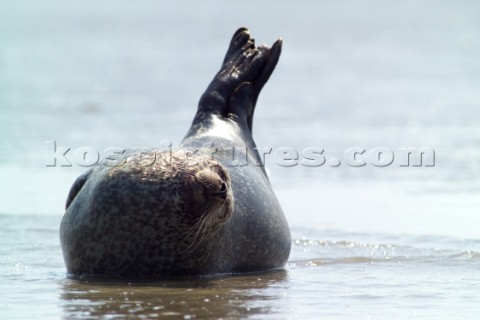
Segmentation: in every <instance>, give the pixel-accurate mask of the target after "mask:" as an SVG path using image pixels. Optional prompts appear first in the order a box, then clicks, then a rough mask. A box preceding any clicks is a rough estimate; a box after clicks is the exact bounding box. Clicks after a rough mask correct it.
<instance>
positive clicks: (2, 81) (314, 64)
mask: <svg viewBox="0 0 480 320" xmlns="http://www.w3.org/2000/svg"><path fill="white" fill-rule="evenodd" d="M240 26H247V27H249V28H250V30H251V33H252V35H253V36H254V37H255V38H256V41H257V44H261V43H267V44H271V43H273V41H274V40H275V39H276V38H278V37H282V38H283V39H284V47H283V53H282V56H281V59H280V62H279V65H278V67H277V70H276V71H275V73H274V74H273V76H272V78H271V79H270V81H269V82H268V84H267V85H266V86H265V88H264V90H263V93H262V95H261V97H260V99H259V101H258V104H257V110H256V115H255V120H254V138H255V140H256V142H257V145H258V146H259V147H272V148H274V149H275V148H278V147H291V148H294V149H296V150H298V151H299V152H301V150H303V149H304V148H307V147H318V148H322V149H325V156H326V158H327V160H328V159H330V157H336V158H339V159H341V155H342V154H343V152H344V150H345V149H347V148H349V147H362V148H365V149H367V150H370V149H372V148H374V147H384V148H390V149H392V150H394V151H396V150H398V149H399V148H401V147H429V148H433V149H434V150H435V155H436V163H435V166H434V167H407V168H405V167H399V165H398V163H396V162H394V163H393V164H392V165H391V166H389V167H385V168H379V167H375V166H372V165H368V164H367V165H366V166H365V167H360V168H352V167H349V166H345V165H343V163H342V165H340V166H339V167H332V166H330V165H329V163H328V162H327V163H326V164H325V165H323V166H321V167H315V168H308V167H302V166H295V167H288V168H285V167H280V166H278V165H276V164H275V163H274V162H272V161H269V160H268V159H269V158H268V157H267V168H268V170H269V174H270V179H271V182H272V184H273V187H274V189H275V190H276V193H277V196H278V198H279V199H280V201H281V203H282V205H283V208H284V211H285V213H286V215H287V218H288V220H289V221H290V224H291V225H292V226H293V227H297V228H299V227H300V228H314V229H341V230H346V231H359V232H360V231H361V232H387V233H389V232H394V233H400V234H401V233H413V234H417V233H418V234H435V235H453V236H456V237H476V238H478V237H479V236H480V231H479V229H478V225H480V215H478V208H479V207H480V206H479V205H480V197H479V195H480V183H479V179H478V178H479V174H480V113H479V110H478V109H479V106H480V90H479V88H480V58H479V57H480V3H479V2H476V1H455V2H451V1H427V0H424V1H413V0H409V1H401V2H398V1H379V0H378V1H377V0H367V1H347V0H340V1H322V2H318V1H313V0H312V1H301V2H293V1H290V2H282V3H280V2H275V1H262V2H259V1H250V0H246V1H213V0H211V1H202V2H194V1H191V2H178V1H177V2H175V1H153V0H152V1H136V2H133V1H70V2H65V1H56V0H46V1H41V2H37V1H4V2H2V8H1V10H0V39H1V41H0V199H1V201H0V213H1V214H8V215H25V214H28V215H38V216H40V215H56V216H59V217H60V216H61V215H62V214H63V212H64V202H65V199H66V196H67V193H68V191H69V188H70V186H71V184H72V183H73V181H74V180H75V178H76V177H77V176H78V175H79V174H81V173H82V172H84V171H85V170H86V169H85V168H82V167H80V166H78V165H76V164H75V163H74V161H71V162H72V164H73V165H72V167H60V166H56V167H47V166H46V164H47V161H48V157H49V156H50V155H51V152H50V149H49V148H48V145H47V144H46V142H47V141H51V140H55V141H56V144H57V147H58V148H62V147H65V148H71V151H70V153H69V154H68V156H69V158H70V159H74V155H73V153H74V151H75V150H76V149H78V148H80V147H91V148H94V149H95V150H98V151H99V152H103V150H104V149H105V148H107V147H122V148H131V147H158V146H159V145H160V143H161V141H162V140H170V141H172V142H173V145H174V146H175V145H177V144H178V143H179V142H180V141H181V139H182V138H183V136H184V135H185V133H186V132H187V129H188V128H189V126H190V123H191V120H192V119H193V116H194V113H195V110H196V105H197V101H198V99H199V97H200V95H201V94H202V93H203V91H204V90H205V88H206V86H207V85H208V84H209V82H210V80H211V79H212V77H213V76H214V74H215V73H216V72H217V70H218V68H219V67H220V63H221V61H222V59H223V55H224V53H225V50H226V48H227V45H228V43H229V41H230V37H231V35H232V34H233V32H234V31H235V30H236V29H237V28H238V27H240ZM57 164H58V163H57ZM319 236H321V235H319Z"/></svg>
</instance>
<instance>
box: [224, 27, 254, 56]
mask: <svg viewBox="0 0 480 320" xmlns="http://www.w3.org/2000/svg"><path fill="white" fill-rule="evenodd" d="M249 48H255V39H253V38H251V37H250V33H249V32H248V29H247V28H239V29H238V30H237V31H236V32H235V33H234V34H233V37H232V40H231V41H230V45H229V46H228V50H227V54H226V55H225V59H224V60H223V63H224V64H225V63H228V62H229V61H231V60H232V57H233V55H234V54H236V53H237V52H238V51H239V50H242V49H243V50H246V49H249Z"/></svg>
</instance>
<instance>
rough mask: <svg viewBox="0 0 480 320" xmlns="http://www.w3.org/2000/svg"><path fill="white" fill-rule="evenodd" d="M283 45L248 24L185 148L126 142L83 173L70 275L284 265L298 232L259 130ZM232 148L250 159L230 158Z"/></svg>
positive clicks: (72, 221)
mask: <svg viewBox="0 0 480 320" xmlns="http://www.w3.org/2000/svg"><path fill="white" fill-rule="evenodd" d="M281 45H282V42H281V40H280V39H279V40H277V41H276V42H275V43H274V44H273V45H272V47H271V48H269V47H267V46H265V45H263V46H259V47H255V43H254V39H253V38H251V37H250V34H249V32H248V30H247V29H246V28H240V29H239V30H237V31H236V32H235V34H234V36H233V38H232V41H231V43H230V46H229V48H228V51H227V54H226V56H225V59H224V62H223V64H222V67H221V69H220V71H219V72H218V73H217V74H216V76H215V77H214V79H213V80H212V82H211V83H210V85H209V86H208V88H207V90H206V91H205V93H204V94H203V95H202V97H201V99H200V102H199V106H198V110H197V113H196V115H195V118H194V120H193V123H192V125H191V127H190V130H189V131H188V133H187V135H186V136H185V138H184V139H183V141H182V143H181V144H180V146H179V147H178V149H175V150H173V151H169V150H163V149H162V150H158V149H157V150H155V149H153V150H142V151H127V152H126V153H125V154H123V155H122V156H121V157H118V158H117V159H116V161H113V162H112V161H109V162H108V163H107V162H103V163H100V164H99V165H97V166H96V167H94V168H92V169H91V170H90V171H88V172H87V173H85V174H83V175H82V176H80V177H79V178H78V179H77V181H75V183H74V184H73V186H72V188H71V190H70V193H69V195H68V198H67V203H66V212H65V215H64V217H63V219H62V222H61V226H60V240H61V245H62V251H63V256H64V260H65V264H66V266H67V271H68V273H69V274H70V275H74V276H75V275H77V276H78V275H106V276H127V277H171V276H183V275H189V276H196V275H215V274H232V273H244V272H256V271H265V270H269V269H276V268H281V267H283V266H284V265H285V263H286V261H287V259H288V256H289V253H290V246H291V242H290V231H289V228H288V224H287V221H286V219H285V216H284V214H283V211H282V209H281V207H280V204H279V202H278V200H277V198H276V196H275V194H274V192H273V190H272V187H271V185H270V182H269V180H268V177H267V175H266V172H265V170H264V168H263V166H262V165H261V161H260V156H259V154H258V152H257V151H256V147H255V142H254V141H253V138H252V120H253V112H254V108H255V104H256V101H257V98H258V95H259V93H260V91H261V89H262V87H263V85H264V84H265V83H266V82H267V80H268V78H269V77H270V75H271V74H272V72H273V70H274V69H275V66H276V64H277V62H278V59H279V57H280V52H281ZM232 148H233V149H235V155H236V156H238V158H240V159H246V160H247V165H235V164H234V163H233V162H232V159H231V152H230V151H231V150H232ZM228 150H230V151H228Z"/></svg>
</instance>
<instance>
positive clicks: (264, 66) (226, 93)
mask: <svg viewBox="0 0 480 320" xmlns="http://www.w3.org/2000/svg"><path fill="white" fill-rule="evenodd" d="M281 44H282V42H281V40H278V41H277V42H275V43H274V44H273V46H272V48H268V47H267V46H265V45H262V46H259V47H255V41H254V39H253V38H251V37H250V34H249V32H248V30H247V29H246V28H240V29H238V30H237V31H236V32H235V34H234V35H233V37H232V40H231V42H230V45H229V48H228V50H227V53H226V55H225V59H224V62H223V65H222V67H221V69H220V71H219V72H218V73H217V74H216V75H215V77H214V78H213V80H212V82H211V83H210V85H209V86H208V88H207V90H206V91H205V93H204V94H203V95H202V97H201V99H200V102H199V106H198V111H197V115H196V116H195V119H194V121H193V125H192V127H191V130H190V132H189V133H188V134H187V137H188V136H190V135H192V134H194V132H196V130H198V129H199V128H200V127H205V126H204V124H205V121H209V120H208V119H209V116H210V115H213V114H214V115H217V116H220V117H223V118H225V119H227V118H229V115H231V114H234V115H237V116H238V117H240V115H242V116H243V117H244V118H243V119H240V118H238V119H239V120H241V121H240V122H241V123H243V124H245V126H244V128H245V130H246V131H250V132H251V128H252V119H253V110H254V108H255V103H256V101H257V99H258V95H259V94H260V91H261V89H262V88H263V86H264V85H265V83H266V82H267V80H268V78H269V77H270V75H271V74H272V72H273V70H274V69H275V66H276V64H277V62H278V58H279V56H280V52H281ZM243 83H250V84H251V86H252V88H251V90H252V95H251V101H248V103H247V102H245V104H244V108H245V110H244V111H242V112H239V111H240V110H238V108H239V104H238V103H237V104H236V106H235V108H232V107H231V106H230V105H229V104H230V102H229V99H230V97H231V96H232V94H234V92H235V91H236V90H237V88H239V86H241V85H242V84H243ZM243 96H244V97H245V95H243ZM237 102H238V99H237Z"/></svg>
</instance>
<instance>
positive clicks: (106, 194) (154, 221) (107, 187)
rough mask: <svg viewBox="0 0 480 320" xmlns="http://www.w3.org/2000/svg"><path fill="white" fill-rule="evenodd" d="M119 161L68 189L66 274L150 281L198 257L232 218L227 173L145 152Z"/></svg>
mask: <svg viewBox="0 0 480 320" xmlns="http://www.w3.org/2000/svg"><path fill="white" fill-rule="evenodd" d="M124 160H125V161H123V162H122V163H121V164H116V165H115V166H112V165H111V164H110V165H108V166H106V165H105V164H104V165H101V166H100V167H98V168H96V169H94V170H93V172H92V173H91V174H90V175H89V176H88V177H87V178H86V179H84V181H83V184H82V185H80V186H78V185H77V186H76V185H74V186H73V187H72V190H71V192H72V193H73V194H71V195H70V196H69V201H68V202H67V212H66V215H65V217H64V219H63V222H62V228H61V238H62V247H63V249H64V255H65V258H66V259H65V261H67V268H68V269H69V272H71V273H78V272H77V270H82V272H81V273H89V274H99V273H112V274H138V273H141V274H149V273H152V270H151V269H152V268H153V269H155V268H157V269H158V268H160V267H161V266H162V265H165V266H173V265H172V264H171V263H166V262H167V261H183V260H188V259H191V257H192V256H196V255H197V254H198V253H199V251H201V250H203V249H204V248H205V247H206V246H205V245H200V244H204V243H205V240H207V239H209V238H211V237H212V236H213V235H215V234H216V233H217V232H219V230H220V229H221V228H222V226H223V225H225V223H227V221H228V220H229V218H230V217H231V215H232V213H233V209H234V208H233V206H234V205H233V203H234V200H233V193H232V190H231V184H230V177H229V175H228V172H227V170H226V169H225V168H224V167H223V165H221V164H220V163H218V162H217V161H215V160H213V159H211V158H209V157H205V156H191V155H189V154H187V153H185V152H183V151H175V152H156V151H149V152H148V153H141V154H135V155H133V156H127V157H126V159H124ZM78 183H82V181H80V182H78ZM76 184H77V183H76ZM87 185H88V187H86V186H87ZM92 191H93V192H92ZM69 257H76V259H70V258H69ZM139 260H140V261H139ZM159 261H160V262H162V261H163V262H164V263H159ZM139 265H140V266H142V267H144V268H146V269H145V270H139V269H138V268H139V267H138V266H139ZM133 266H136V267H135V268H136V269H135V270H132V268H133ZM112 268H117V269H118V268H122V269H121V270H108V269H112ZM106 271H107V272H106ZM109 271H112V272H109ZM157 271H158V272H159V273H169V272H170V271H171V270H155V272H157Z"/></svg>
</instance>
